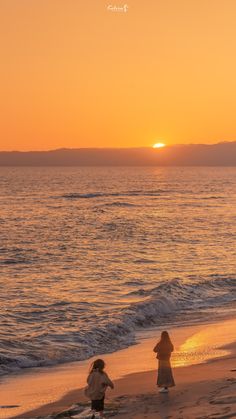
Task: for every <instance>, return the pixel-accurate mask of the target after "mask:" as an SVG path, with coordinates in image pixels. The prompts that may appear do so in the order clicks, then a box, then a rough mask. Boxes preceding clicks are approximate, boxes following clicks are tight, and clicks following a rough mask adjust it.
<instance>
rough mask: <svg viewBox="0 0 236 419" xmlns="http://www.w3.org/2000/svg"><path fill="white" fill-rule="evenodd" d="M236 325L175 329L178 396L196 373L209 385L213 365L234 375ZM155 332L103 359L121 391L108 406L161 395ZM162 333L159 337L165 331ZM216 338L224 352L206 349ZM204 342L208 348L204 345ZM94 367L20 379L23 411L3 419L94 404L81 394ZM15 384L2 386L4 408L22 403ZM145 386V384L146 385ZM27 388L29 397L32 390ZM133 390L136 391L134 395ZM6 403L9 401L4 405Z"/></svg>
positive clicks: (0, 413)
mask: <svg viewBox="0 0 236 419" xmlns="http://www.w3.org/2000/svg"><path fill="white" fill-rule="evenodd" d="M235 326H236V319H233V320H232V319H231V320H224V321H221V322H219V321H218V322H216V323H209V324H200V325H195V326H184V327H176V328H173V329H171V328H169V330H170V333H171V336H172V337H173V340H174V343H175V347H176V351H175V357H173V361H172V364H173V366H174V374H175V377H176V379H177V384H178V385H177V387H176V388H175V389H174V390H173V394H175V393H176V391H177V392H178V391H179V389H180V386H181V385H185V384H186V383H187V382H188V380H189V377H190V376H192V375H193V374H194V375H196V377H198V378H197V381H198V380H199V379H201V380H204V381H205V380H206V377H207V376H208V377H209V375H208V371H209V373H210V374H211V375H212V371H211V370H212V365H213V364H214V365H217V366H219V365H221V364H222V363H223V364H224V366H223V367H222V368H223V369H224V371H226V369H227V371H228V370H229V369H230V365H231V367H232V368H233V367H236V361H235V357H236V350H235V343H233V342H234V341H235V334H234V330H235ZM154 332H155V331H153V333H154ZM150 333H151V331H148V332H147V338H146V339H145V338H144V339H143V340H142V341H141V342H140V343H138V344H137V345H133V346H131V347H129V348H127V349H123V350H121V351H118V352H115V353H112V354H106V355H104V356H103V358H104V359H105V361H106V363H107V371H108V374H109V375H110V376H111V378H112V379H113V380H114V381H115V384H116V389H115V391H114V392H113V393H112V392H108V394H107V396H108V403H111V402H113V401H114V402H115V403H116V404H117V398H118V399H119V398H121V399H122V397H123V396H124V395H128V396H127V397H128V398H126V404H128V405H129V402H130V400H129V397H131V398H132V397H138V396H137V395H139V394H140V392H141V393H142V394H146V393H150V392H152V391H156V388H155V376H156V360H155V356H154V355H153V353H152V349H153V347H154V344H155V342H156V340H157V336H155V338H150ZM156 333H157V335H158V334H159V332H156ZM214 335H215V336H217V339H221V342H222V343H223V346H224V347H222V345H220V346H219V345H218V346H217V347H215V346H214V347H212V348H211V346H210V345H209V346H208V347H207V346H206V341H207V339H208V343H210V342H212V337H213V336H214ZM203 342H204V345H203V346H202V344H203ZM191 347H192V348H195V349H194V351H191ZM90 362H91V360H89V361H85V362H83V363H78V362H77V363H73V364H70V365H69V366H68V365H67V366H60V367H58V368H56V369H53V371H52V370H50V371H48V370H46V371H40V372H39V371H38V372H36V371H35V372H34V374H33V375H31V374H28V375H26V376H25V377H24V378H22V377H18V381H17V382H16V381H15V389H16V388H17V389H18V390H19V389H22V391H20V392H19V391H18V397H19V400H20V401H21V406H20V408H13V409H11V411H10V409H7V410H5V409H1V410H0V417H1V418H4V419H5V418H21V419H23V418H24V419H27V418H31V419H34V418H37V417H45V416H48V415H51V414H53V413H55V412H61V411H63V410H66V409H68V408H69V407H70V406H71V405H72V404H74V403H78V402H81V403H82V404H84V403H85V404H86V405H88V401H87V400H86V399H85V397H84V396H83V390H82V389H81V390H79V388H81V387H84V386H85V380H86V377H87V371H88V366H89V363H90ZM82 364H83V365H82ZM194 364H195V365H194ZM209 368H210V369H209ZM217 368H218V367H217ZM222 368H220V371H219V374H216V375H215V379H219V378H220V377H222ZM196 372H197V374H196ZM199 374H200V375H199ZM233 374H234V373H233ZM211 375H210V376H211ZM231 378H232V377H231ZM79 379H80V380H79ZM13 381H14V380H13ZM13 381H12V380H9V382H8V385H7V386H5V389H4V384H2V385H1V402H0V405H2V404H5V405H7V404H11V405H13V404H18V400H17V394H16V393H15V392H14V386H13ZM190 381H191V383H193V382H195V381H194V380H190ZM79 382H81V383H82V382H83V385H80V384H79ZM143 382H144V383H145V385H144V386H143V384H142V383H143ZM27 386H28V390H29V391H28V393H27V391H26V390H27ZM53 386H54V387H55V388H54V387H53ZM131 387H132V389H133V390H132V391H131V390H130V388H131ZM35 392H38V394H39V395H40V392H41V393H42V394H41V396H42V397H41V399H40V400H38V405H37V403H36V402H37V400H36V402H35V400H33V398H34V395H35ZM48 392H50V393H52V394H47V396H49V397H46V396H45V395H46V393H48ZM12 394H14V400H12ZM7 395H8V396H9V398H8V400H9V403H8V402H7ZM3 400H5V401H4V403H3ZM124 400H125V399H124ZM118 404H119V403H118ZM121 405H122V403H121ZM118 410H119V409H118ZM121 410H122V408H121ZM130 414H131V413H130ZM52 417H53V416H52ZM142 417H144V416H142ZM184 419H185V418H184Z"/></svg>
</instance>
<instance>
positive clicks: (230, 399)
mask: <svg viewBox="0 0 236 419" xmlns="http://www.w3.org/2000/svg"><path fill="white" fill-rule="evenodd" d="M210 403H211V404H234V403H236V396H222V397H218V398H217V399H215V400H211V401H210Z"/></svg>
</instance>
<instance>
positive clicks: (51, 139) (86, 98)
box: [0, 0, 236, 150]
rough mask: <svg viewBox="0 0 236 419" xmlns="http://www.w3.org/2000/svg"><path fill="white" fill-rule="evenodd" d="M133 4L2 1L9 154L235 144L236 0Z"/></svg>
mask: <svg viewBox="0 0 236 419" xmlns="http://www.w3.org/2000/svg"><path fill="white" fill-rule="evenodd" d="M124 4H125V2H124V3H122V2H117V6H124ZM126 4H127V6H128V9H127V11H126V12H125V11H119V12H115V11H113V10H112V8H110V7H109V5H112V6H114V5H116V2H111V3H110V2H109V1H108V2H105V1H103V0H83V1H82V0H1V1H0V49H1V67H0V86H1V95H0V108H1V109H0V126H1V128H0V129H1V132H0V142H1V143H0V149H1V150H12V149H18V150H33V149H35V150H39V149H44V150H45V149H52V148H59V147H124V146H127V147H139V146H149V145H150V146H151V145H152V144H154V143H156V142H164V143H167V144H174V143H191V142H201V143H204V142H206V143H214V142H218V141H220V140H228V141H232V140H234V139H236V124H235V109H236V78H235V74H236V25H235V18H236V1H235V0H147V1H146V0H130V1H127V2H126Z"/></svg>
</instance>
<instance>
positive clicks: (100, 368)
mask: <svg viewBox="0 0 236 419" xmlns="http://www.w3.org/2000/svg"><path fill="white" fill-rule="evenodd" d="M104 368H105V362H104V361H103V359H96V361H94V362H93V363H92V365H91V367H90V372H89V375H88V378H87V383H88V386H87V387H86V389H85V395H86V396H87V397H88V398H89V399H90V400H91V410H92V416H91V419H95V417H96V416H95V414H96V412H99V417H100V418H103V417H104V416H103V410H104V399H105V392H106V389H107V387H111V388H112V389H113V388H114V384H113V382H112V381H111V380H110V378H109V377H108V375H107V373H106V372H105V371H104Z"/></svg>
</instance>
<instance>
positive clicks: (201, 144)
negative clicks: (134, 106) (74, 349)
mask: <svg viewBox="0 0 236 419" xmlns="http://www.w3.org/2000/svg"><path fill="white" fill-rule="evenodd" d="M235 142H236V140H233V141H219V142H217V143H177V144H165V147H163V148H167V147H168V148H169V147H185V146H187V147H188V146H215V145H219V144H232V143H235ZM141 149H145V150H146V149H153V150H156V151H158V149H156V148H155V147H153V145H150V146H139V147H59V148H53V149H46V150H42V149H38V150H32V149H31V150H0V153H50V152H54V151H62V150H141Z"/></svg>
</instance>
